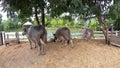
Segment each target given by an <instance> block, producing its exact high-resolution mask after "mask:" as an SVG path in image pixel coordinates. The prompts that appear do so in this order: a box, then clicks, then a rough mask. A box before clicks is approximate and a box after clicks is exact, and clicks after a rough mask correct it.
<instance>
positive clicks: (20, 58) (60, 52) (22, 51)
mask: <svg viewBox="0 0 120 68" xmlns="http://www.w3.org/2000/svg"><path fill="white" fill-rule="evenodd" d="M73 42H74V45H75V47H74V48H71V47H70V45H68V46H66V47H63V48H62V44H61V43H47V46H46V55H40V56H38V49H37V48H36V49H35V48H33V49H32V50H31V49H30V47H29V43H27V42H26V43H21V44H17V45H16V44H12V46H8V47H5V46H0V68H120V48H119V47H115V46H108V45H106V44H105V43H104V40H91V41H88V42H87V41H85V40H78V39H74V40H73Z"/></svg>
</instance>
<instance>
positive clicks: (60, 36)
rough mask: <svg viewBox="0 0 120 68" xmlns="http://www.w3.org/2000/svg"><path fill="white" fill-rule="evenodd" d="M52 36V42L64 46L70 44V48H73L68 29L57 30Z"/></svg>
mask: <svg viewBox="0 0 120 68" xmlns="http://www.w3.org/2000/svg"><path fill="white" fill-rule="evenodd" d="M53 36H54V42H56V41H61V42H62V43H65V45H67V44H69V43H70V44H71V47H74V45H73V42H72V38H71V32H70V30H69V28H67V27H61V28H58V29H57V30H56V32H55V34H53Z"/></svg>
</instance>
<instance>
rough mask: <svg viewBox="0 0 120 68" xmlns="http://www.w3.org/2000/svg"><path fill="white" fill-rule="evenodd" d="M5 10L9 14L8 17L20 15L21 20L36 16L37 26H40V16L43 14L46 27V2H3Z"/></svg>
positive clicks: (3, 0)
mask: <svg viewBox="0 0 120 68" xmlns="http://www.w3.org/2000/svg"><path fill="white" fill-rule="evenodd" d="M1 1H2V6H3V10H4V11H6V12H7V15H8V16H11V17H14V16H15V15H18V16H19V18H21V19H27V18H29V17H30V16H33V15H34V16H35V19H36V21H37V25H39V24H40V23H39V18H38V14H40V13H41V18H42V25H43V26H45V20H44V17H45V12H44V9H45V7H46V0H15V1H13V0H1Z"/></svg>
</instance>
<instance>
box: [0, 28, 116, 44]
mask: <svg viewBox="0 0 120 68" xmlns="http://www.w3.org/2000/svg"><path fill="white" fill-rule="evenodd" d="M53 33H54V31H48V32H47V40H49V39H50V38H53ZM7 34H8V35H9V38H15V32H5V36H4V32H2V37H3V43H4V37H6V36H7ZM82 34H83V33H82V32H81V31H79V30H76V31H71V35H72V38H73V39H74V38H77V39H81V37H82ZM108 34H109V36H110V35H111V32H108ZM117 34H118V31H113V35H117ZM94 36H95V38H94V39H104V38H105V37H104V34H103V32H102V31H94ZM19 38H20V41H28V39H27V37H26V36H23V35H22V32H19Z"/></svg>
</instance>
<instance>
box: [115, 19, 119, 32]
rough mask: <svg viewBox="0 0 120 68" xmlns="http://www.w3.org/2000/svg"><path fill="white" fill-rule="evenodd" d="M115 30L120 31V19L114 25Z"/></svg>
mask: <svg viewBox="0 0 120 68" xmlns="http://www.w3.org/2000/svg"><path fill="white" fill-rule="evenodd" d="M114 30H120V19H117V20H116V21H115V23H114Z"/></svg>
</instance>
